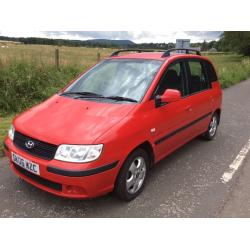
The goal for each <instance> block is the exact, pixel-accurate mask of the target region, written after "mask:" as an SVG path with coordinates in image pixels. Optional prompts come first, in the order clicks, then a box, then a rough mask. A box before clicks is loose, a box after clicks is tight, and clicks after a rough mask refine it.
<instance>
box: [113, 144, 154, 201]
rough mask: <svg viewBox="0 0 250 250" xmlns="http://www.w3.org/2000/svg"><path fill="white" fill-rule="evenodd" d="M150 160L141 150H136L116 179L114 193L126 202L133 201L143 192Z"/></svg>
mask: <svg viewBox="0 0 250 250" xmlns="http://www.w3.org/2000/svg"><path fill="white" fill-rule="evenodd" d="M149 164H150V159H149V156H148V154H147V153H146V152H145V151H144V150H143V149H141V148H138V149H136V150H134V151H133V152H132V153H131V154H130V155H129V156H128V158H127V159H126V160H125V162H124V164H123V166H122V167H121V169H120V172H119V174H118V177H117V179H116V183H115V188H114V193H115V195H116V196H117V197H118V198H119V199H121V200H124V201H131V200H133V199H134V198H136V197H137V196H138V195H139V194H140V193H141V192H142V190H143V188H144V185H145V180H146V177H147V172H148V169H149Z"/></svg>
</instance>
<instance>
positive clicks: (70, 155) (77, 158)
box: [55, 144, 103, 163]
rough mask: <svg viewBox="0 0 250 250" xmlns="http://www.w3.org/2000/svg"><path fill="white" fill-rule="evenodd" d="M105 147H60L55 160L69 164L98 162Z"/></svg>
mask: <svg viewBox="0 0 250 250" xmlns="http://www.w3.org/2000/svg"><path fill="white" fill-rule="evenodd" d="M102 148H103V145H102V144H99V145H66V144H63V145H60V146H59V147H58V149H57V151H56V154H55V159H56V160H60V161H67V162H77V163H83V162H90V161H94V160H96V159H97V158H98V157H99V156H100V155H101V152H102Z"/></svg>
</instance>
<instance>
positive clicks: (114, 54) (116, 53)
mask: <svg viewBox="0 0 250 250" xmlns="http://www.w3.org/2000/svg"><path fill="white" fill-rule="evenodd" d="M129 51H134V52H138V53H142V52H165V51H166V50H154V49H121V50H117V51H115V52H113V53H112V54H111V55H110V57H112V56H118V55H119V53H121V52H129Z"/></svg>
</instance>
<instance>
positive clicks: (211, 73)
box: [204, 61, 218, 83]
mask: <svg viewBox="0 0 250 250" xmlns="http://www.w3.org/2000/svg"><path fill="white" fill-rule="evenodd" d="M204 63H205V67H206V70H207V77H208V81H209V82H210V83H211V82H215V81H217V80H218V79H217V75H216V72H215V70H214V67H213V66H212V65H211V63H209V62H208V61H204Z"/></svg>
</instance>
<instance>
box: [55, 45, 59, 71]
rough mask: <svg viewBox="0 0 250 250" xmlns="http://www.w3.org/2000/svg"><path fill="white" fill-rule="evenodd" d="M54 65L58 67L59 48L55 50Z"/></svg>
mask: <svg viewBox="0 0 250 250" xmlns="http://www.w3.org/2000/svg"><path fill="white" fill-rule="evenodd" d="M55 66H56V68H57V69H59V49H56V50H55Z"/></svg>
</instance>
